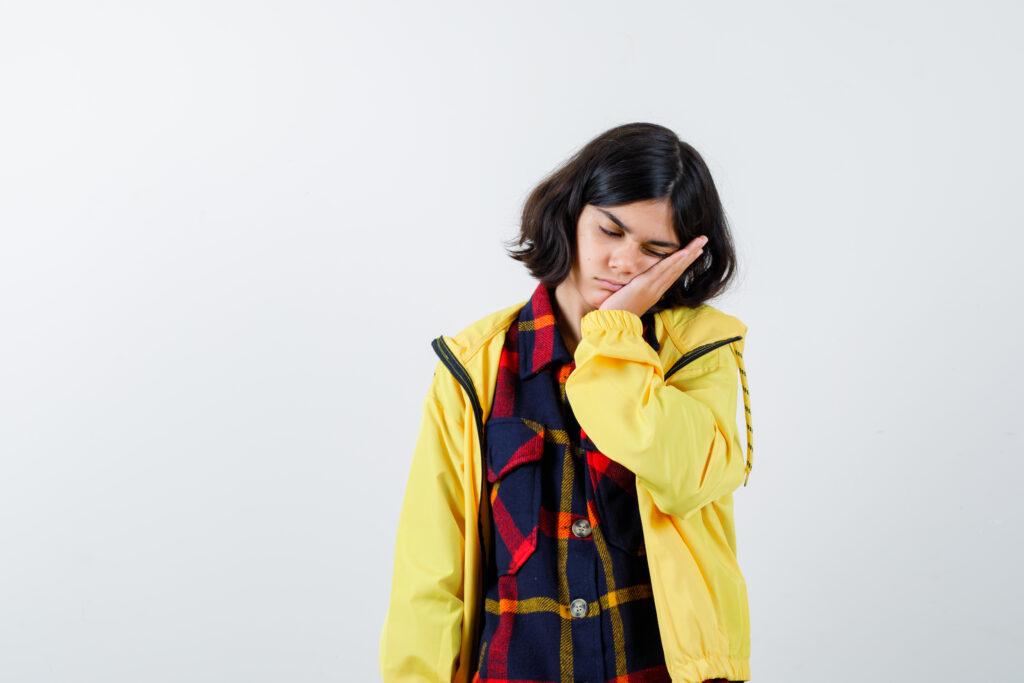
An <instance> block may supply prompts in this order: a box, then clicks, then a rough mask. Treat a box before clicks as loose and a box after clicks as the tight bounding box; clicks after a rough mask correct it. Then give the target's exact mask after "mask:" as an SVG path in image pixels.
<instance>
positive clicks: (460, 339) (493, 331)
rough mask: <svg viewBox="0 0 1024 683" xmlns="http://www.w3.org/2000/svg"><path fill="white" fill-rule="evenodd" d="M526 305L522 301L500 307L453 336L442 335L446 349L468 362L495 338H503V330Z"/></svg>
mask: <svg viewBox="0 0 1024 683" xmlns="http://www.w3.org/2000/svg"><path fill="white" fill-rule="evenodd" d="M526 303H527V300H526V299H524V300H522V301H517V302H516V303H513V304H508V305H506V306H502V307H501V308H498V309H495V310H492V311H490V312H488V313H487V314H485V315H483V316H482V317H480V318H477V319H476V320H474V321H473V322H471V323H469V324H468V325H465V326H464V327H463V328H462V329H461V330H459V331H458V332H457V333H455V334H454V335H444V337H445V341H446V342H447V343H448V347H449V348H451V350H452V351H453V352H454V353H455V355H456V356H458V358H459V360H461V361H462V362H463V363H466V362H468V361H469V360H470V359H471V358H473V357H474V356H475V355H476V354H477V352H478V351H479V350H480V349H481V348H483V347H484V346H486V345H487V344H488V343H490V342H492V341H494V338H495V336H497V335H499V334H500V335H501V336H502V338H504V333H505V330H506V329H508V326H509V325H511V324H512V321H513V320H515V318H516V317H517V316H518V315H519V311H520V310H521V309H522V308H523V306H525V305H526Z"/></svg>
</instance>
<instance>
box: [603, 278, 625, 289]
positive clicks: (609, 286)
mask: <svg viewBox="0 0 1024 683" xmlns="http://www.w3.org/2000/svg"><path fill="white" fill-rule="evenodd" d="M596 279H597V281H598V282H599V283H601V286H602V287H603V288H605V289H607V290H610V291H612V292H617V291H619V290H620V289H622V288H623V287H625V286H626V284H625V283H623V284H621V285H620V284H619V283H618V282H612V281H611V280H605V279H603V278H596Z"/></svg>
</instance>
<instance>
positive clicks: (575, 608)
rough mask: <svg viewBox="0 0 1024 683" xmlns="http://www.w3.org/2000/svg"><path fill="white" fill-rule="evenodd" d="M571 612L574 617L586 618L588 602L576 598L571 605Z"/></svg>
mask: <svg viewBox="0 0 1024 683" xmlns="http://www.w3.org/2000/svg"><path fill="white" fill-rule="evenodd" d="M569 612H570V613H572V615H573V616H574V617H585V616H587V601H586V600H584V599H583V598H576V599H575V600H573V601H572V602H571V603H569Z"/></svg>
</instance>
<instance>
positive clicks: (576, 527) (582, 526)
mask: <svg viewBox="0 0 1024 683" xmlns="http://www.w3.org/2000/svg"><path fill="white" fill-rule="evenodd" d="M590 531H591V529H590V520H587V519H577V520H576V521H575V522H573V523H572V532H573V533H574V534H576V536H577V537H579V538H586V537H587V536H589V535H590Z"/></svg>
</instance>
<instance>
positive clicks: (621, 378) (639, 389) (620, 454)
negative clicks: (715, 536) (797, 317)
mask: <svg viewBox="0 0 1024 683" xmlns="http://www.w3.org/2000/svg"><path fill="white" fill-rule="evenodd" d="M580 325H581V330H580V331H581V339H580V343H579V345H578V346H577V347H576V351H575V354H574V355H575V360H576V368H575V370H573V372H572V374H571V375H569V378H568V380H567V381H566V385H565V389H566V394H567V395H568V398H569V402H570V404H571V405H572V408H573V412H574V414H575V415H576V419H577V420H578V421H579V423H580V425H581V426H582V427H583V429H584V431H586V433H587V436H589V437H590V438H591V440H592V441H593V442H594V443H595V444H596V445H597V447H598V448H599V449H600V450H601V452H602V453H604V454H605V455H607V456H608V457H609V458H611V459H612V460H615V461H616V462H618V463H620V464H621V465H623V466H624V467H626V468H628V469H630V470H632V471H633V472H634V473H635V474H636V477H637V484H638V485H643V486H645V487H646V488H647V489H648V490H649V491H650V493H651V496H652V498H653V500H654V503H655V505H656V506H657V507H658V508H659V509H660V510H661V511H662V512H665V513H668V514H671V515H675V516H677V517H680V518H682V519H686V518H688V517H689V516H691V515H693V514H694V513H696V512H697V511H698V510H699V509H700V508H701V507H703V506H704V505H706V504H708V503H710V502H711V501H713V500H716V499H718V498H720V497H722V496H724V495H726V494H727V493H729V492H731V491H733V490H735V489H736V488H737V487H738V486H739V485H740V483H741V482H742V481H743V478H744V474H745V471H746V461H745V457H744V452H743V449H742V448H741V444H740V439H739V434H738V430H737V424H736V408H737V397H738V392H737V387H736V382H737V379H738V367H739V366H738V364H737V362H736V360H735V356H734V354H733V353H732V350H731V349H730V348H729V345H728V344H726V345H723V346H721V347H719V348H717V349H715V350H713V351H710V352H709V353H708V354H707V355H704V356H701V357H700V358H699V359H697V360H696V361H695V363H694V367H685V368H684V369H683V370H681V371H679V372H677V373H676V374H674V375H672V376H671V377H670V378H669V382H668V383H666V382H665V378H664V374H663V373H664V371H663V369H662V366H661V361H660V360H659V358H658V354H657V353H655V351H654V349H652V348H651V347H650V345H649V344H648V343H647V342H646V341H645V340H644V338H643V336H642V332H643V325H642V323H641V321H640V317H639V316H637V315H636V314H635V313H633V312H631V311H625V310H618V309H598V310H594V311H590V312H588V313H587V314H586V315H584V316H583V319H582V320H581V321H580ZM733 343H737V344H742V340H740V341H738V342H733ZM739 350H740V352H742V348H740V349H739Z"/></svg>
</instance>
